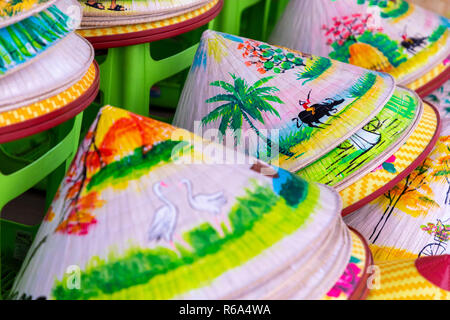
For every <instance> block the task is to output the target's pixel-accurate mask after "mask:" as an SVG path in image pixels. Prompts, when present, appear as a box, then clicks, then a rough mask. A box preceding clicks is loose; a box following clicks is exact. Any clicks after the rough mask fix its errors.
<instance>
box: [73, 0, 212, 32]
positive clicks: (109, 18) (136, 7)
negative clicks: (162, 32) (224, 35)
mask: <svg viewBox="0 0 450 320" xmlns="http://www.w3.org/2000/svg"><path fill="white" fill-rule="evenodd" d="M212 1H213V0H174V1H161V0H139V1H129V0H119V1H117V2H116V4H117V5H119V6H120V7H118V8H120V10H117V9H116V10H112V9H111V7H112V5H113V4H112V2H111V1H110V0H108V1H95V3H98V4H100V5H101V6H103V8H104V9H98V8H96V7H94V6H92V5H89V1H86V0H83V1H80V3H81V4H82V6H83V21H82V23H81V26H82V27H83V28H84V27H88V28H94V27H105V26H120V25H130V24H137V23H147V22H154V21H160V20H164V19H169V18H172V17H176V16H179V15H182V14H186V13H189V12H192V11H195V10H197V9H199V8H201V7H203V6H205V5H206V4H207V3H208V2H212ZM97 6H98V5H97Z"/></svg>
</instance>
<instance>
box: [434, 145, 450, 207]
mask: <svg viewBox="0 0 450 320" xmlns="http://www.w3.org/2000/svg"><path fill="white" fill-rule="evenodd" d="M435 150H436V151H437V152H439V154H440V156H439V157H438V158H437V159H436V160H435V161H434V165H433V171H432V172H431V175H432V177H433V180H435V181H438V182H442V181H445V182H446V183H447V185H448V188H447V192H446V195H445V200H444V204H445V205H450V136H442V137H440V138H439V142H438V144H437V145H436V148H435Z"/></svg>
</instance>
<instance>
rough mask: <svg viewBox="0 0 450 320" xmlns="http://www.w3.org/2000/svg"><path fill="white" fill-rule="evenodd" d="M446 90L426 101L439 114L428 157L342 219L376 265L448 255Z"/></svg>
mask: <svg viewBox="0 0 450 320" xmlns="http://www.w3.org/2000/svg"><path fill="white" fill-rule="evenodd" d="M447 97H448V85H444V86H443V87H441V88H440V89H438V90H436V91H435V92H434V93H433V94H432V95H430V96H429V97H427V99H430V100H431V101H433V102H434V103H437V107H438V108H439V110H440V111H441V116H442V118H443V120H442V131H441V134H440V137H439V140H438V142H437V144H436V146H435V148H434V150H433V151H432V153H431V154H430V155H429V156H428V157H427V158H426V159H425V160H424V161H423V162H421V163H420V165H419V166H418V167H417V168H416V170H414V171H413V172H412V173H411V174H409V175H408V176H407V177H406V178H405V179H403V180H402V181H400V182H399V183H398V184H397V185H396V186H394V187H393V188H392V189H390V190H389V191H387V192H386V193H385V194H384V195H382V196H380V197H379V198H377V199H375V200H373V201H372V202H371V203H370V204H368V205H366V206H365V207H363V208H361V209H359V210H357V211H355V212H353V213H352V214H350V215H348V216H346V217H345V221H346V222H347V223H348V224H349V225H351V226H352V227H354V228H356V229H357V230H359V231H360V232H361V233H362V234H363V235H364V236H365V237H366V238H367V239H368V241H369V243H370V247H371V249H372V252H373V253H374V259H375V260H378V261H382V260H392V259H400V258H411V257H417V256H429V255H442V254H446V253H447V254H449V253H450V247H449V246H448V242H449V241H450V183H449V182H450V119H448V110H446V109H447V107H448V101H447V100H446V99H447Z"/></svg>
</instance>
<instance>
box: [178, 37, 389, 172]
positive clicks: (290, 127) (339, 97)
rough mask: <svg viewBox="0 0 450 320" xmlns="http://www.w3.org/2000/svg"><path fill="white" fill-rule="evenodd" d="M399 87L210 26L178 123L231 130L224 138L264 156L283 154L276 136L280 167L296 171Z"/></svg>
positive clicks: (366, 72) (369, 73) (357, 70)
mask: <svg viewBox="0 0 450 320" xmlns="http://www.w3.org/2000/svg"><path fill="white" fill-rule="evenodd" d="M394 89H395V85H394V80H393V79H392V77H391V76H389V75H387V74H385V73H377V72H373V71H369V70H366V69H362V68H359V67H354V66H351V65H348V64H343V63H340V62H337V61H333V60H330V59H327V58H322V57H318V56H311V55H307V54H303V53H298V52H292V51H289V50H288V49H283V48H278V47H274V46H270V45H268V44H265V43H262V42H258V41H254V40H249V39H245V38H240V37H236V36H231V35H227V34H223V33H217V32H213V31H209V30H208V31H205V32H204V34H203V36H202V39H201V42H200V46H199V49H198V51H197V54H196V57H195V60H194V63H193V65H192V67H191V70H190V73H189V75H188V78H187V81H186V83H185V87H184V89H183V92H182V94H181V97H180V101H179V104H178V107H177V112H176V114H175V118H174V122H173V123H174V125H176V126H179V127H182V128H185V129H188V130H190V131H195V132H198V131H200V129H202V130H204V131H206V130H208V129H214V130H215V131H214V132H212V131H210V133H212V134H216V135H217V133H222V134H226V137H225V139H224V143H227V144H228V143H229V144H230V145H233V144H234V143H235V142H236V144H237V147H238V148H240V149H242V150H243V151H245V152H246V153H248V154H250V155H252V156H258V157H260V158H263V157H266V156H267V155H268V154H271V153H274V155H275V156H277V155H278V154H277V153H276V152H272V140H271V139H274V140H277V141H278V137H279V143H275V142H274V143H273V144H274V146H276V147H278V150H279V152H280V153H279V155H278V156H279V158H278V159H277V160H278V162H279V165H280V166H281V167H283V168H285V169H287V170H289V171H295V170H299V169H301V168H302V167H304V166H306V165H308V164H309V163H311V162H313V161H315V160H317V159H319V158H320V157H321V156H323V155H325V154H326V153H328V152H329V151H331V150H332V149H334V148H335V147H337V146H338V145H339V144H340V143H342V142H343V141H345V140H346V139H347V138H349V137H350V136H351V135H352V134H354V133H355V132H356V131H358V130H359V129H361V128H362V127H363V126H364V125H365V124H367V121H369V120H368V119H372V118H373V117H374V116H375V115H377V114H378V113H379V112H380V111H381V109H382V108H383V106H384V105H385V104H386V103H387V102H388V100H389V99H390V97H391V95H392V93H393V91H394ZM244 92H245V93H244ZM311 107H313V108H311ZM316 109H317V113H316ZM227 129H228V130H227ZM240 129H242V131H240ZM267 135H270V137H268V136H267ZM276 135H278V136H276ZM245 136H247V137H250V138H254V140H253V143H250V144H248V143H245ZM255 140H256V141H255ZM237 142H239V143H237ZM258 146H259V148H257V147H258ZM268 146H270V147H268ZM255 149H256V150H255ZM258 149H259V150H258ZM268 149H269V151H267V150H268ZM263 152H264V153H263ZM274 155H272V156H274ZM267 158H270V157H267ZM272 160H273V159H272Z"/></svg>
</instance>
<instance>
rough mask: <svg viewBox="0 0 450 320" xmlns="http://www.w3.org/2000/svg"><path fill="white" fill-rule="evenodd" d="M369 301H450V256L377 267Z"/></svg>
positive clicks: (411, 260) (392, 263)
mask: <svg viewBox="0 0 450 320" xmlns="http://www.w3.org/2000/svg"><path fill="white" fill-rule="evenodd" d="M377 267H378V269H376V270H377V271H376V272H375V274H374V280H375V281H374V285H375V286H376V287H374V288H372V289H371V290H370V291H369V295H368V297H367V299H369V300H450V276H449V274H450V255H444V256H433V257H423V258H419V259H405V260H395V261H384V262H380V263H378V264H377Z"/></svg>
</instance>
